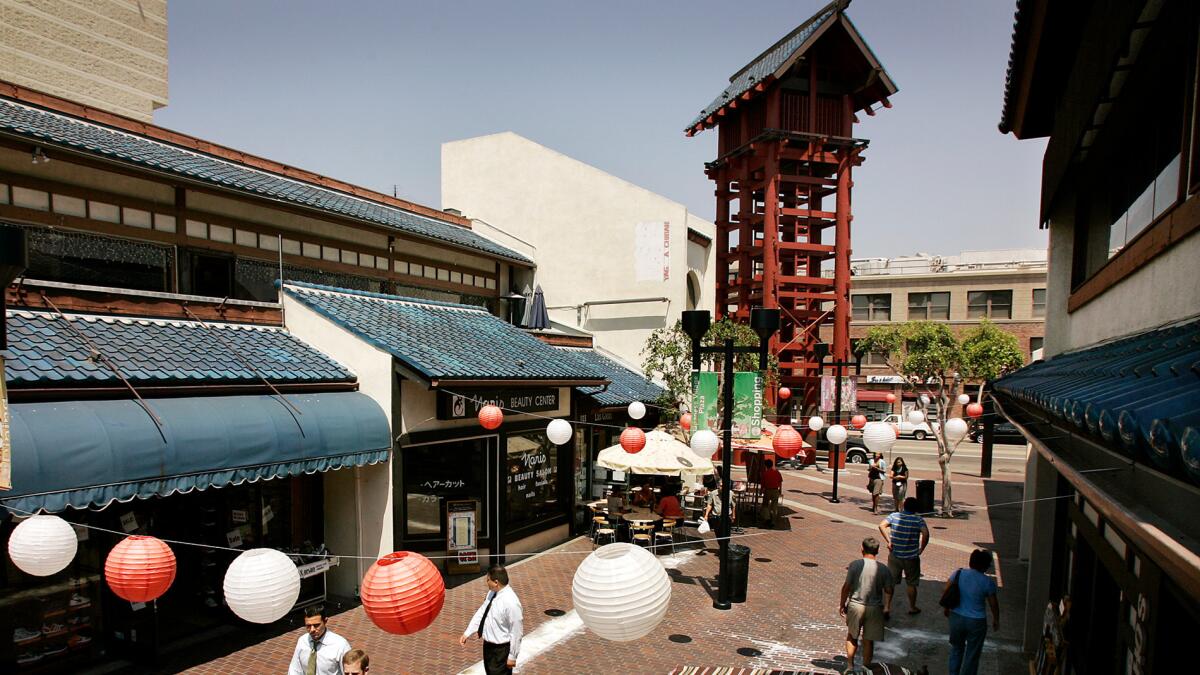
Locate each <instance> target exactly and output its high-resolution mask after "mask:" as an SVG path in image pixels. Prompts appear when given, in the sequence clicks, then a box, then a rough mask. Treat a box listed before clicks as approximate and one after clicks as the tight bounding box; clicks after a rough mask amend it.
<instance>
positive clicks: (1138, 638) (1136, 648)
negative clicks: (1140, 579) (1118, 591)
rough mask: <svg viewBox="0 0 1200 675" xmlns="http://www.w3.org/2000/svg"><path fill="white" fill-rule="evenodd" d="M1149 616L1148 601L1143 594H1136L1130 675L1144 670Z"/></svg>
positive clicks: (1140, 673) (1136, 674)
mask: <svg viewBox="0 0 1200 675" xmlns="http://www.w3.org/2000/svg"><path fill="white" fill-rule="evenodd" d="M1149 615H1150V601H1149V600H1147V599H1146V594H1145V593H1139V594H1138V600H1137V612H1136V613H1135V614H1134V615H1133V658H1132V659H1131V661H1132V663H1131V666H1132V667H1131V668H1130V669H1129V672H1130V673H1131V674H1132V675H1142V673H1144V672H1145V668H1146V640H1148V639H1149V636H1148V635H1147V634H1146V631H1147V630H1148V628H1147V626H1146V623H1147V620H1148V619H1149Z"/></svg>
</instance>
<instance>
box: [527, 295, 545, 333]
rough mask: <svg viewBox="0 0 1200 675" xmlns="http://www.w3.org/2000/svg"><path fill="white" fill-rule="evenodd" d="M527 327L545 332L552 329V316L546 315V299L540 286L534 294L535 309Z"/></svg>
mask: <svg viewBox="0 0 1200 675" xmlns="http://www.w3.org/2000/svg"><path fill="white" fill-rule="evenodd" d="M525 327H526V328H533V329H535V330H545V329H547V328H549V327H550V315H549V314H548V313H546V297H545V296H544V295H542V287H541V285H540V284H539V285H538V287H537V290H536V291H534V292H533V308H532V309H531V310H530V311H529V323H527V324H525Z"/></svg>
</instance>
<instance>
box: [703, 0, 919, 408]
mask: <svg viewBox="0 0 1200 675" xmlns="http://www.w3.org/2000/svg"><path fill="white" fill-rule="evenodd" d="M849 4H850V0H837V1H835V2H832V3H830V4H829V5H827V6H826V7H824V8H822V9H821V10H820V11H818V12H817V13H816V14H815V15H814V16H813V17H812V18H810V19H809V20H808V21H805V22H804V23H803V24H801V25H800V26H799V27H797V28H796V29H795V30H793V31H792V32H791V33H789V34H788V35H786V36H785V37H784V38H783V39H781V40H780V41H779V42H776V43H775V44H774V45H772V46H771V47H770V48H769V49H767V50H766V51H764V52H763V53H762V54H760V55H759V56H758V57H757V58H755V59H754V60H753V61H751V62H750V63H749V64H748V65H747V66H746V67H744V68H742V69H741V70H739V71H738V72H737V73H735V74H734V75H733V76H732V77H730V78H729V86H728V87H726V89H725V91H723V92H721V94H720V96H718V97H717V98H716V99H715V100H714V101H713V102H712V103H710V104H709V105H708V106H707V107H706V108H705V109H704V110H703V111H702V112H701V113H700V115H699V116H698V117H697V118H696V119H695V120H693V121H692V123H691V124H690V125H689V126H688V127H687V129H686V130H685V133H686V134H687V135H688V136H693V135H695V134H697V133H699V132H701V131H703V130H705V129H710V128H714V127H715V128H716V129H717V130H718V145H717V147H718V150H717V158H716V159H715V160H714V161H712V162H708V163H707V164H705V170H706V173H707V174H708V177H709V178H711V179H713V180H714V181H715V182H716V184H717V188H716V196H717V210H716V228H717V241H716V253H717V260H716V263H717V275H716V279H717V293H716V315H717V318H722V317H732V318H735V319H737V320H740V321H747V320H748V319H749V316H750V309H751V307H755V306H761V307H767V308H779V309H780V317H781V321H780V330H779V332H778V333H777V334H776V336H775V337H773V338H772V343H771V350H772V353H774V354H777V355H778V357H779V370H780V380H781V382H780V384H781V385H783V386H787V387H789V388H791V389H792V391H793V392H795V396H796V398H795V399H794V400H795V401H796V405H797V407H798V408H800V409H801V410H803V411H808V410H813V409H814V408H815V405H816V403H817V395H818V387H817V386H816V385H817V381H818V380H817V378H818V375H819V371H818V365H817V359H816V358H815V357H814V351H815V350H814V346H815V345H816V343H817V342H818V337H819V328H820V326H821V325H822V324H825V323H832V324H833V343H832V345H831V349H830V355H831V356H832V357H833V358H834V359H835V360H843V361H845V360H849V359H850V252H851V248H850V230H851V221H852V216H851V208H850V192H851V188H852V187H853V182H852V180H851V171H852V169H853V168H854V167H855V166H858V165H859V164H861V163H862V162H863V154H862V153H863V150H864V149H865V148H866V146H867V141H866V140H864V139H860V138H855V137H854V123H855V122H857V121H858V118H857V113H859V112H860V111H861V112H865V113H866V114H867V115H874V114H875V110H876V109H877V108H878V107H880V106H882V107H891V104H890V103H889V102H888V97H889V96H891V95H893V94H895V93H896V86H895V84H893V82H892V80H891V78H890V77H888V74H887V72H886V71H885V70H884V69H883V66H882V65H880V63H879V61H878V59H876V58H875V55H874V54H873V53H872V52H871V49H870V47H868V46H867V44H866V42H865V41H864V40H863V38H862V36H861V35H860V34H859V32H858V30H857V29H856V28H855V27H854V24H852V23H851V22H850V19H849V17H847V16H846V14H845V9H846V6H847V5H849ZM769 395H770V396H771V397H774V396H775V392H774V391H772V392H770V394H769Z"/></svg>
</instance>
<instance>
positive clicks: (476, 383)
mask: <svg viewBox="0 0 1200 675" xmlns="http://www.w3.org/2000/svg"><path fill="white" fill-rule="evenodd" d="M607 384H610V382H609V380H606V379H603V378H600V379H596V378H532V377H531V378H512V377H507V378H505V377H495V378H490V377H483V378H480V377H434V378H432V379H431V380H430V384H429V388H430V389H438V388H442V389H444V388H446V387H448V386H449V387H453V386H459V387H603V386H605V385H607Z"/></svg>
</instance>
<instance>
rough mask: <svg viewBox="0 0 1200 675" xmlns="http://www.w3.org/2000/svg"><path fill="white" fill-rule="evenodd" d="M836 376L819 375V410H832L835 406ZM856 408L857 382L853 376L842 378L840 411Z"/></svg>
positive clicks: (850, 410)
mask: <svg viewBox="0 0 1200 675" xmlns="http://www.w3.org/2000/svg"><path fill="white" fill-rule="evenodd" d="M836 397H837V378H836V377H834V376H833V375H822V376H821V410H822V411H827V412H828V411H832V410H833V409H834V408H835V407H836V406H837V401H836ZM857 408H858V382H857V381H856V380H855V379H854V378H853V377H843V378H842V412H854V410H856V409H857Z"/></svg>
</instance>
